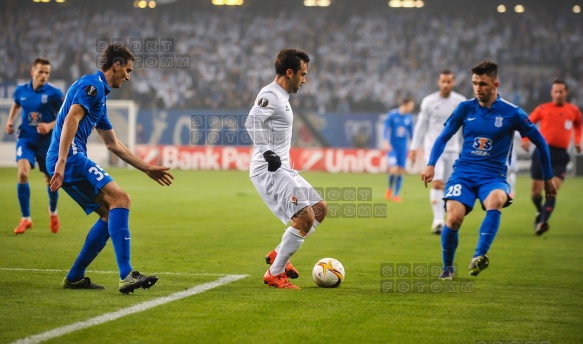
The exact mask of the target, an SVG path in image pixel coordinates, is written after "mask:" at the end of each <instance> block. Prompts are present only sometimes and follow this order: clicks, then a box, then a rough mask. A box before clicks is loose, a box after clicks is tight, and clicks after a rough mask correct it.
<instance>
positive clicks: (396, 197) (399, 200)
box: [393, 196, 403, 203]
mask: <svg viewBox="0 0 583 344" xmlns="http://www.w3.org/2000/svg"><path fill="white" fill-rule="evenodd" d="M393 202H395V203H401V202H403V199H402V198H401V196H395V197H393Z"/></svg>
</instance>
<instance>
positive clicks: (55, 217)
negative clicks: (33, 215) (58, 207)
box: [49, 210, 61, 234]
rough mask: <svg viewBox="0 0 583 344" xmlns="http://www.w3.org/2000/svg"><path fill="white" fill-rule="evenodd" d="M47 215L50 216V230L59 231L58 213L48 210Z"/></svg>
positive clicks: (55, 232)
mask: <svg viewBox="0 0 583 344" xmlns="http://www.w3.org/2000/svg"><path fill="white" fill-rule="evenodd" d="M49 216H50V218H51V232H53V233H54V234H57V233H59V228H60V227H61V222H60V221H59V215H57V214H55V215H53V214H51V212H50V210H49Z"/></svg>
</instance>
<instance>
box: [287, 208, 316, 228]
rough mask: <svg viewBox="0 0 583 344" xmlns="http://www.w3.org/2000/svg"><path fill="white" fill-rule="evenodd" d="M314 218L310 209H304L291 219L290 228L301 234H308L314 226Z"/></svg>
mask: <svg viewBox="0 0 583 344" xmlns="http://www.w3.org/2000/svg"><path fill="white" fill-rule="evenodd" d="M314 220H315V216H314V211H313V210H312V207H305V208H304V209H302V210H301V211H300V212H299V213H298V215H297V216H295V217H294V218H293V224H292V226H293V227H294V228H296V229H299V230H300V231H302V232H303V233H306V234H307V233H308V232H309V231H310V229H311V228H312V225H313V224H314Z"/></svg>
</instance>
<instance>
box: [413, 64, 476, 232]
mask: <svg viewBox="0 0 583 344" xmlns="http://www.w3.org/2000/svg"><path fill="white" fill-rule="evenodd" d="M454 86H455V78H454V75H453V73H452V72H451V71H450V70H447V69H446V70H443V71H441V73H439V78H438V79H437V87H438V88H439V91H438V92H434V93H432V94H430V95H428V96H426V97H425V98H423V99H422V100H421V110H420V111H419V117H418V118H417V123H416V124H415V130H414V131H413V140H412V141H411V151H410V153H409V158H410V159H411V162H412V163H413V164H415V162H416V161H417V151H418V150H419V148H420V147H423V152H424V153H425V154H426V158H428V155H429V152H431V146H432V145H433V143H434V142H435V140H436V139H437V137H438V136H439V134H440V133H441V131H442V130H443V124H444V123H445V121H446V120H447V119H448V118H449V116H451V114H452V112H453V110H454V109H455V108H456V106H458V104H459V103H461V102H463V101H464V100H466V97H464V96H462V95H461V94H459V93H457V92H454V91H453V87H454ZM461 142H462V140H461V133H460V132H457V133H456V134H455V135H454V136H453V139H452V140H450V141H449V142H448V143H447V145H446V146H445V149H444V151H443V154H442V155H441V157H440V158H439V160H438V161H437V163H436V165H435V174H434V176H433V182H432V184H431V190H429V201H430V203H431V209H432V210H433V222H432V224H431V231H432V232H433V233H435V234H441V230H442V229H443V226H444V224H445V223H444V217H445V204H444V201H443V195H444V192H443V190H444V188H445V182H446V181H447V179H448V178H449V176H450V175H451V173H452V171H453V163H454V162H455V160H456V159H457V158H458V156H459V154H460V150H461ZM421 144H423V146H421Z"/></svg>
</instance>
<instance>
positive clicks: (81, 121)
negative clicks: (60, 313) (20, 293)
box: [47, 45, 174, 294]
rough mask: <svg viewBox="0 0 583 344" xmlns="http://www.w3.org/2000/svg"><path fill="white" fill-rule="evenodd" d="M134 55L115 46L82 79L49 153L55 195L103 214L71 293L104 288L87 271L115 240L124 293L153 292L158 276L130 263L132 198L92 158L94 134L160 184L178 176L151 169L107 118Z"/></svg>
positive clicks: (69, 283)
mask: <svg viewBox="0 0 583 344" xmlns="http://www.w3.org/2000/svg"><path fill="white" fill-rule="evenodd" d="M134 59H135V58H134V55H133V53H132V52H131V51H130V50H129V49H127V48H125V47H123V46H122V45H110V46H108V47H107V49H106V50H105V51H104V52H103V56H102V57H101V62H102V66H101V70H99V71H97V72H96V73H95V74H89V75H85V76H83V77H81V78H80V79H79V80H77V81H76V82H75V83H73V85H71V87H70V88H69V90H68V91H67V95H66V97H65V102H64V104H63V107H62V108H61V110H60V111H59V115H58V117H57V124H56V125H55V130H54V131H53V137H52V140H51V145H50V147H49V151H48V153H47V169H48V171H49V173H50V174H51V176H52V178H51V181H50V187H51V190H53V191H56V190H58V189H59V188H60V187H62V188H63V189H64V190H65V192H67V194H69V196H71V198H73V199H74V200H75V201H76V202H77V203H78V204H79V205H80V206H81V208H83V210H85V213H87V214H90V213H92V212H95V213H97V215H99V219H98V220H97V222H95V224H94V225H93V227H92V228H91V229H90V230H89V233H88V234H87V238H86V239H85V244H84V245H83V248H82V249H81V252H80V253H79V255H78V257H77V260H76V261H75V263H74V264H73V266H72V267H71V270H70V271H69V273H68V274H67V276H66V277H65V279H64V280H63V287H64V288H67V289H104V288H103V287H102V286H99V285H97V284H94V283H92V282H91V280H90V279H89V277H85V270H86V269H87V267H88V266H89V264H91V262H92V261H93V260H94V259H95V258H96V257H97V255H98V254H99V252H101V250H102V249H103V247H105V244H106V243H107V240H108V239H109V238H110V237H111V241H112V243H113V249H114V252H115V257H116V260H117V265H118V268H119V275H120V281H119V291H120V292H121V293H124V294H127V293H129V292H133V291H134V290H135V289H136V288H144V289H146V288H150V287H151V286H153V285H154V284H156V282H157V281H158V277H157V276H144V275H142V274H141V273H139V272H138V271H135V270H133V268H132V265H131V263H130V231H129V221H128V220H129V208H130V196H129V195H128V194H127V193H126V192H125V191H123V190H122V189H121V188H120V187H119V186H118V185H117V183H116V182H114V181H113V178H111V176H110V175H109V174H108V173H107V172H106V171H105V170H104V169H102V168H101V167H100V166H99V165H97V164H96V163H95V162H93V161H91V160H90V159H89V158H88V157H87V147H86V144H87V138H88V137H89V135H90V134H91V132H92V131H93V128H95V129H96V130H97V133H98V134H99V136H100V137H101V139H102V140H103V143H104V144H105V146H106V147H107V149H108V150H109V151H110V152H112V153H113V154H115V155H116V156H118V157H119V158H120V159H122V160H123V161H125V162H127V163H128V164H130V165H131V166H133V167H135V168H136V169H138V170H140V171H142V172H144V173H145V174H146V175H148V177H150V178H152V179H154V180H155V181H156V182H157V183H158V184H160V185H162V186H164V185H170V184H172V179H174V177H173V176H172V174H170V173H169V172H168V169H169V168H168V167H161V166H150V165H148V164H147V163H145V162H144V161H142V160H140V159H139V158H137V157H136V156H135V155H134V154H133V153H132V152H130V150H129V149H128V148H127V147H126V146H125V145H124V144H123V143H122V142H120V141H119V140H118V139H117V137H116V135H115V132H114V131H113V127H112V126H111V123H110V121H109V119H108V117H107V107H106V98H107V95H108V94H109V92H110V91H111V88H120V87H121V85H122V84H123V83H124V82H125V81H128V80H130V72H131V71H132V69H133V63H134V62H133V61H134Z"/></svg>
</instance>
